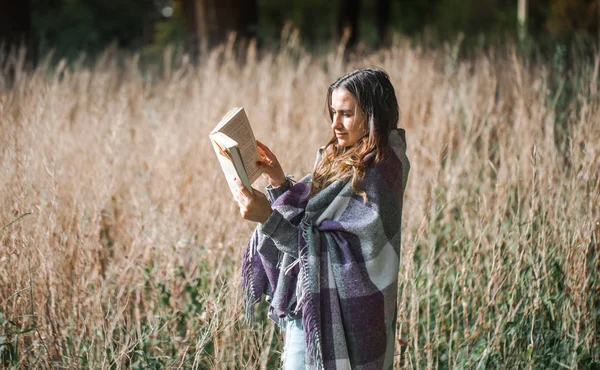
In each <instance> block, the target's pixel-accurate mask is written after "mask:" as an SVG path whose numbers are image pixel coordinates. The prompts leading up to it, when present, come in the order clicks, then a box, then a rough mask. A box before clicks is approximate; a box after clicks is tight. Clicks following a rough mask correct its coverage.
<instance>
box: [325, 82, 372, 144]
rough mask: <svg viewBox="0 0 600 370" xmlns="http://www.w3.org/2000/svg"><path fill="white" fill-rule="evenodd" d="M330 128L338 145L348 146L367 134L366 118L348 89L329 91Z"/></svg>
mask: <svg viewBox="0 0 600 370" xmlns="http://www.w3.org/2000/svg"><path fill="white" fill-rule="evenodd" d="M330 109H331V115H332V117H333V118H332V122H331V128H332V129H333V133H334V134H335V137H336V138H337V141H338V145H340V146H344V147H349V146H352V145H354V144H356V142H357V141H358V140H360V139H361V138H362V137H363V136H365V135H366V134H367V124H366V119H365V116H364V114H363V112H362V111H361V109H360V108H359V106H358V102H357V101H356V99H355V98H354V96H352V94H350V93H349V92H348V91H346V90H344V89H335V90H333V91H332V93H331V107H330Z"/></svg>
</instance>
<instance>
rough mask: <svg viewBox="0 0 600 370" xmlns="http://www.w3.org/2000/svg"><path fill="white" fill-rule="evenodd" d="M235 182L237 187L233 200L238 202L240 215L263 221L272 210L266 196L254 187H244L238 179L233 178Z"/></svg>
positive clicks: (250, 219) (247, 218)
mask: <svg viewBox="0 0 600 370" xmlns="http://www.w3.org/2000/svg"><path fill="white" fill-rule="evenodd" d="M235 183H236V184H237V186H238V188H239V189H238V191H237V193H236V195H235V200H236V201H237V202H238V205H239V207H240V214H241V215H242V217H243V218H244V219H246V220H249V221H254V222H260V223H263V222H265V221H266V220H267V218H269V216H270V215H271V212H273V209H271V205H270V204H269V201H268V200H267V197H266V196H265V195H264V194H263V193H261V192H260V191H258V190H256V189H254V188H251V189H250V190H248V189H246V187H245V186H244V185H243V184H242V182H241V181H240V180H239V179H235Z"/></svg>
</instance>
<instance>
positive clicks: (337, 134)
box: [335, 132, 346, 137]
mask: <svg viewBox="0 0 600 370" xmlns="http://www.w3.org/2000/svg"><path fill="white" fill-rule="evenodd" d="M344 135H346V133H344V132H336V133H335V136H337V137H341V136H344Z"/></svg>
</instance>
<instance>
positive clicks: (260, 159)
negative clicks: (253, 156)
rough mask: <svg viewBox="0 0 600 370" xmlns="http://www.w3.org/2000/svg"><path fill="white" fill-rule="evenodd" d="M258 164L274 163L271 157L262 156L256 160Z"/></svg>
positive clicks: (269, 164) (268, 164)
mask: <svg viewBox="0 0 600 370" xmlns="http://www.w3.org/2000/svg"><path fill="white" fill-rule="evenodd" d="M256 165H257V166H268V167H270V166H272V165H273V161H272V160H270V159H269V158H266V157H261V158H259V159H258V160H257V161H256Z"/></svg>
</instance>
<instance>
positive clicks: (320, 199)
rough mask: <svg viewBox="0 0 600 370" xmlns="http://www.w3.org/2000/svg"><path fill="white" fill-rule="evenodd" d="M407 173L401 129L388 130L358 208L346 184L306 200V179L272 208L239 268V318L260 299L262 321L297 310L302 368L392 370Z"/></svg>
mask: <svg viewBox="0 0 600 370" xmlns="http://www.w3.org/2000/svg"><path fill="white" fill-rule="evenodd" d="M409 167H410V165H409V162H408V159H407V157H406V141H405V138H404V131H403V130H394V131H392V133H391V134H390V138H389V146H388V148H387V150H386V151H385V152H384V155H383V156H382V160H381V161H379V163H377V164H373V165H371V166H370V167H369V168H368V169H367V172H366V175H365V177H364V179H363V180H362V181H361V183H360V189H361V190H364V191H365V192H366V195H367V201H366V202H365V201H364V199H363V198H362V197H361V196H360V195H357V194H355V193H354V191H353V190H352V187H351V183H350V181H349V180H348V179H346V180H340V181H335V182H333V183H332V184H331V185H329V186H327V187H326V188H325V189H323V190H321V191H320V192H319V193H317V194H315V195H313V196H312V197H310V198H309V192H310V176H307V177H305V178H304V179H302V180H301V181H299V182H298V183H296V184H295V185H293V186H291V187H290V188H289V189H287V190H286V191H285V192H283V194H281V196H279V197H278V198H277V199H276V200H275V201H274V202H273V205H272V207H273V210H274V211H273V213H272V214H271V216H269V219H267V221H265V223H263V224H262V225H259V226H258V227H257V229H256V230H255V231H254V233H253V235H252V238H251V239H250V241H249V243H248V247H247V249H246V252H245V254H244V261H243V265H242V271H243V272H242V273H243V282H242V286H243V290H244V298H245V304H246V313H247V315H248V317H251V316H252V313H253V307H254V305H255V304H256V303H257V302H259V301H260V299H261V297H262V295H263V294H266V295H267V296H268V300H270V304H271V305H270V310H269V312H270V317H271V318H273V319H275V320H280V319H282V318H284V317H286V316H292V317H293V316H294V315H299V314H300V313H301V315H302V326H303V328H304V332H305V335H306V348H307V351H306V364H307V367H308V368H311V369H350V368H352V369H391V368H392V367H393V356H394V349H395V333H396V314H397V303H396V298H397V290H398V269H399V262H400V225H401V219H402V198H403V194H404V189H405V187H406V180H407V176H408V170H409ZM297 284H300V287H299V288H300V289H297V288H298V287H297ZM297 291H298V292H299V296H297V294H296V292H297Z"/></svg>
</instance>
